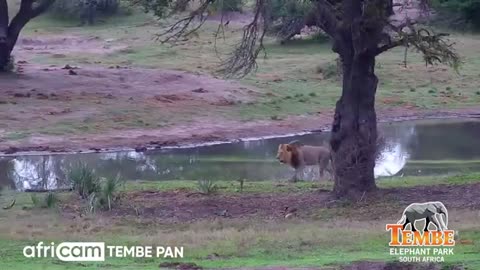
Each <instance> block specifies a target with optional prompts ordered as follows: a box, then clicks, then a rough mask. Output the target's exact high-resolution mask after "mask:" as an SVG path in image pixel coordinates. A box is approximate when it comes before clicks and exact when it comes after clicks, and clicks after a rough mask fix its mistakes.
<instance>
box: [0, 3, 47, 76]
mask: <svg viewBox="0 0 480 270" xmlns="http://www.w3.org/2000/svg"><path fill="white" fill-rule="evenodd" d="M53 2H55V0H40V1H34V0H22V2H21V3H20V9H19V11H18V13H17V14H16V15H15V17H13V19H12V21H11V22H9V17H8V3H7V0H0V71H4V70H5V69H6V67H7V65H8V63H9V61H10V57H11V54H12V51H13V48H14V47H15V44H16V43H17V39H18V36H19V35H20V31H21V30H22V29H23V27H24V26H25V25H26V24H27V23H28V22H29V21H30V20H31V19H33V18H35V17H37V16H38V15H40V14H42V13H43V12H45V11H46V10H47V9H48V8H49V7H50V6H51V5H52V4H53Z"/></svg>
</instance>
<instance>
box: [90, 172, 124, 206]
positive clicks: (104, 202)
mask: <svg viewBox="0 0 480 270" xmlns="http://www.w3.org/2000/svg"><path fill="white" fill-rule="evenodd" d="M124 182H125V181H124V180H123V179H122V178H121V176H120V175H117V176H116V177H109V178H104V179H102V181H101V183H100V189H99V190H98V191H97V192H94V193H92V194H90V196H89V198H88V210H89V212H92V213H94V212H96V210H97V209H101V210H108V211H109V210H112V206H113V203H114V202H115V201H117V200H118V198H119V196H118V189H119V188H120V187H121V186H122V185H123V183H124Z"/></svg>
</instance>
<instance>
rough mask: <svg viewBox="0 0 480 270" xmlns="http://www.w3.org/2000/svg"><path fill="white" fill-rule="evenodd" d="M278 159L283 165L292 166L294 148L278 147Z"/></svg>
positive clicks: (286, 145) (285, 145)
mask: <svg viewBox="0 0 480 270" xmlns="http://www.w3.org/2000/svg"><path fill="white" fill-rule="evenodd" d="M277 159H278V161H280V162H281V163H286V164H290V163H291V162H292V146H290V145H288V144H280V145H279V146H278V152H277Z"/></svg>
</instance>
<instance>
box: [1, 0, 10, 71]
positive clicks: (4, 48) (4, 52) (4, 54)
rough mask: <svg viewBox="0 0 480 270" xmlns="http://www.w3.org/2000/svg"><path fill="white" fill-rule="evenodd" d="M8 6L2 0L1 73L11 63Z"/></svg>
mask: <svg viewBox="0 0 480 270" xmlns="http://www.w3.org/2000/svg"><path fill="white" fill-rule="evenodd" d="M8 21H9V17H8V5H7V1H6V0H0V71H2V70H3V69H4V68H5V67H6V66H7V64H8V62H9V61H10V51H9V50H8V39H7V38H8Z"/></svg>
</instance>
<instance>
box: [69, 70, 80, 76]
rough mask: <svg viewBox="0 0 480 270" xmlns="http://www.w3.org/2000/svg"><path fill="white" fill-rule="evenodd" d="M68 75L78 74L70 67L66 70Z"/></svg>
mask: <svg viewBox="0 0 480 270" xmlns="http://www.w3.org/2000/svg"><path fill="white" fill-rule="evenodd" d="M68 75H78V74H77V72H75V71H73V70H72V69H70V70H68Z"/></svg>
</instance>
